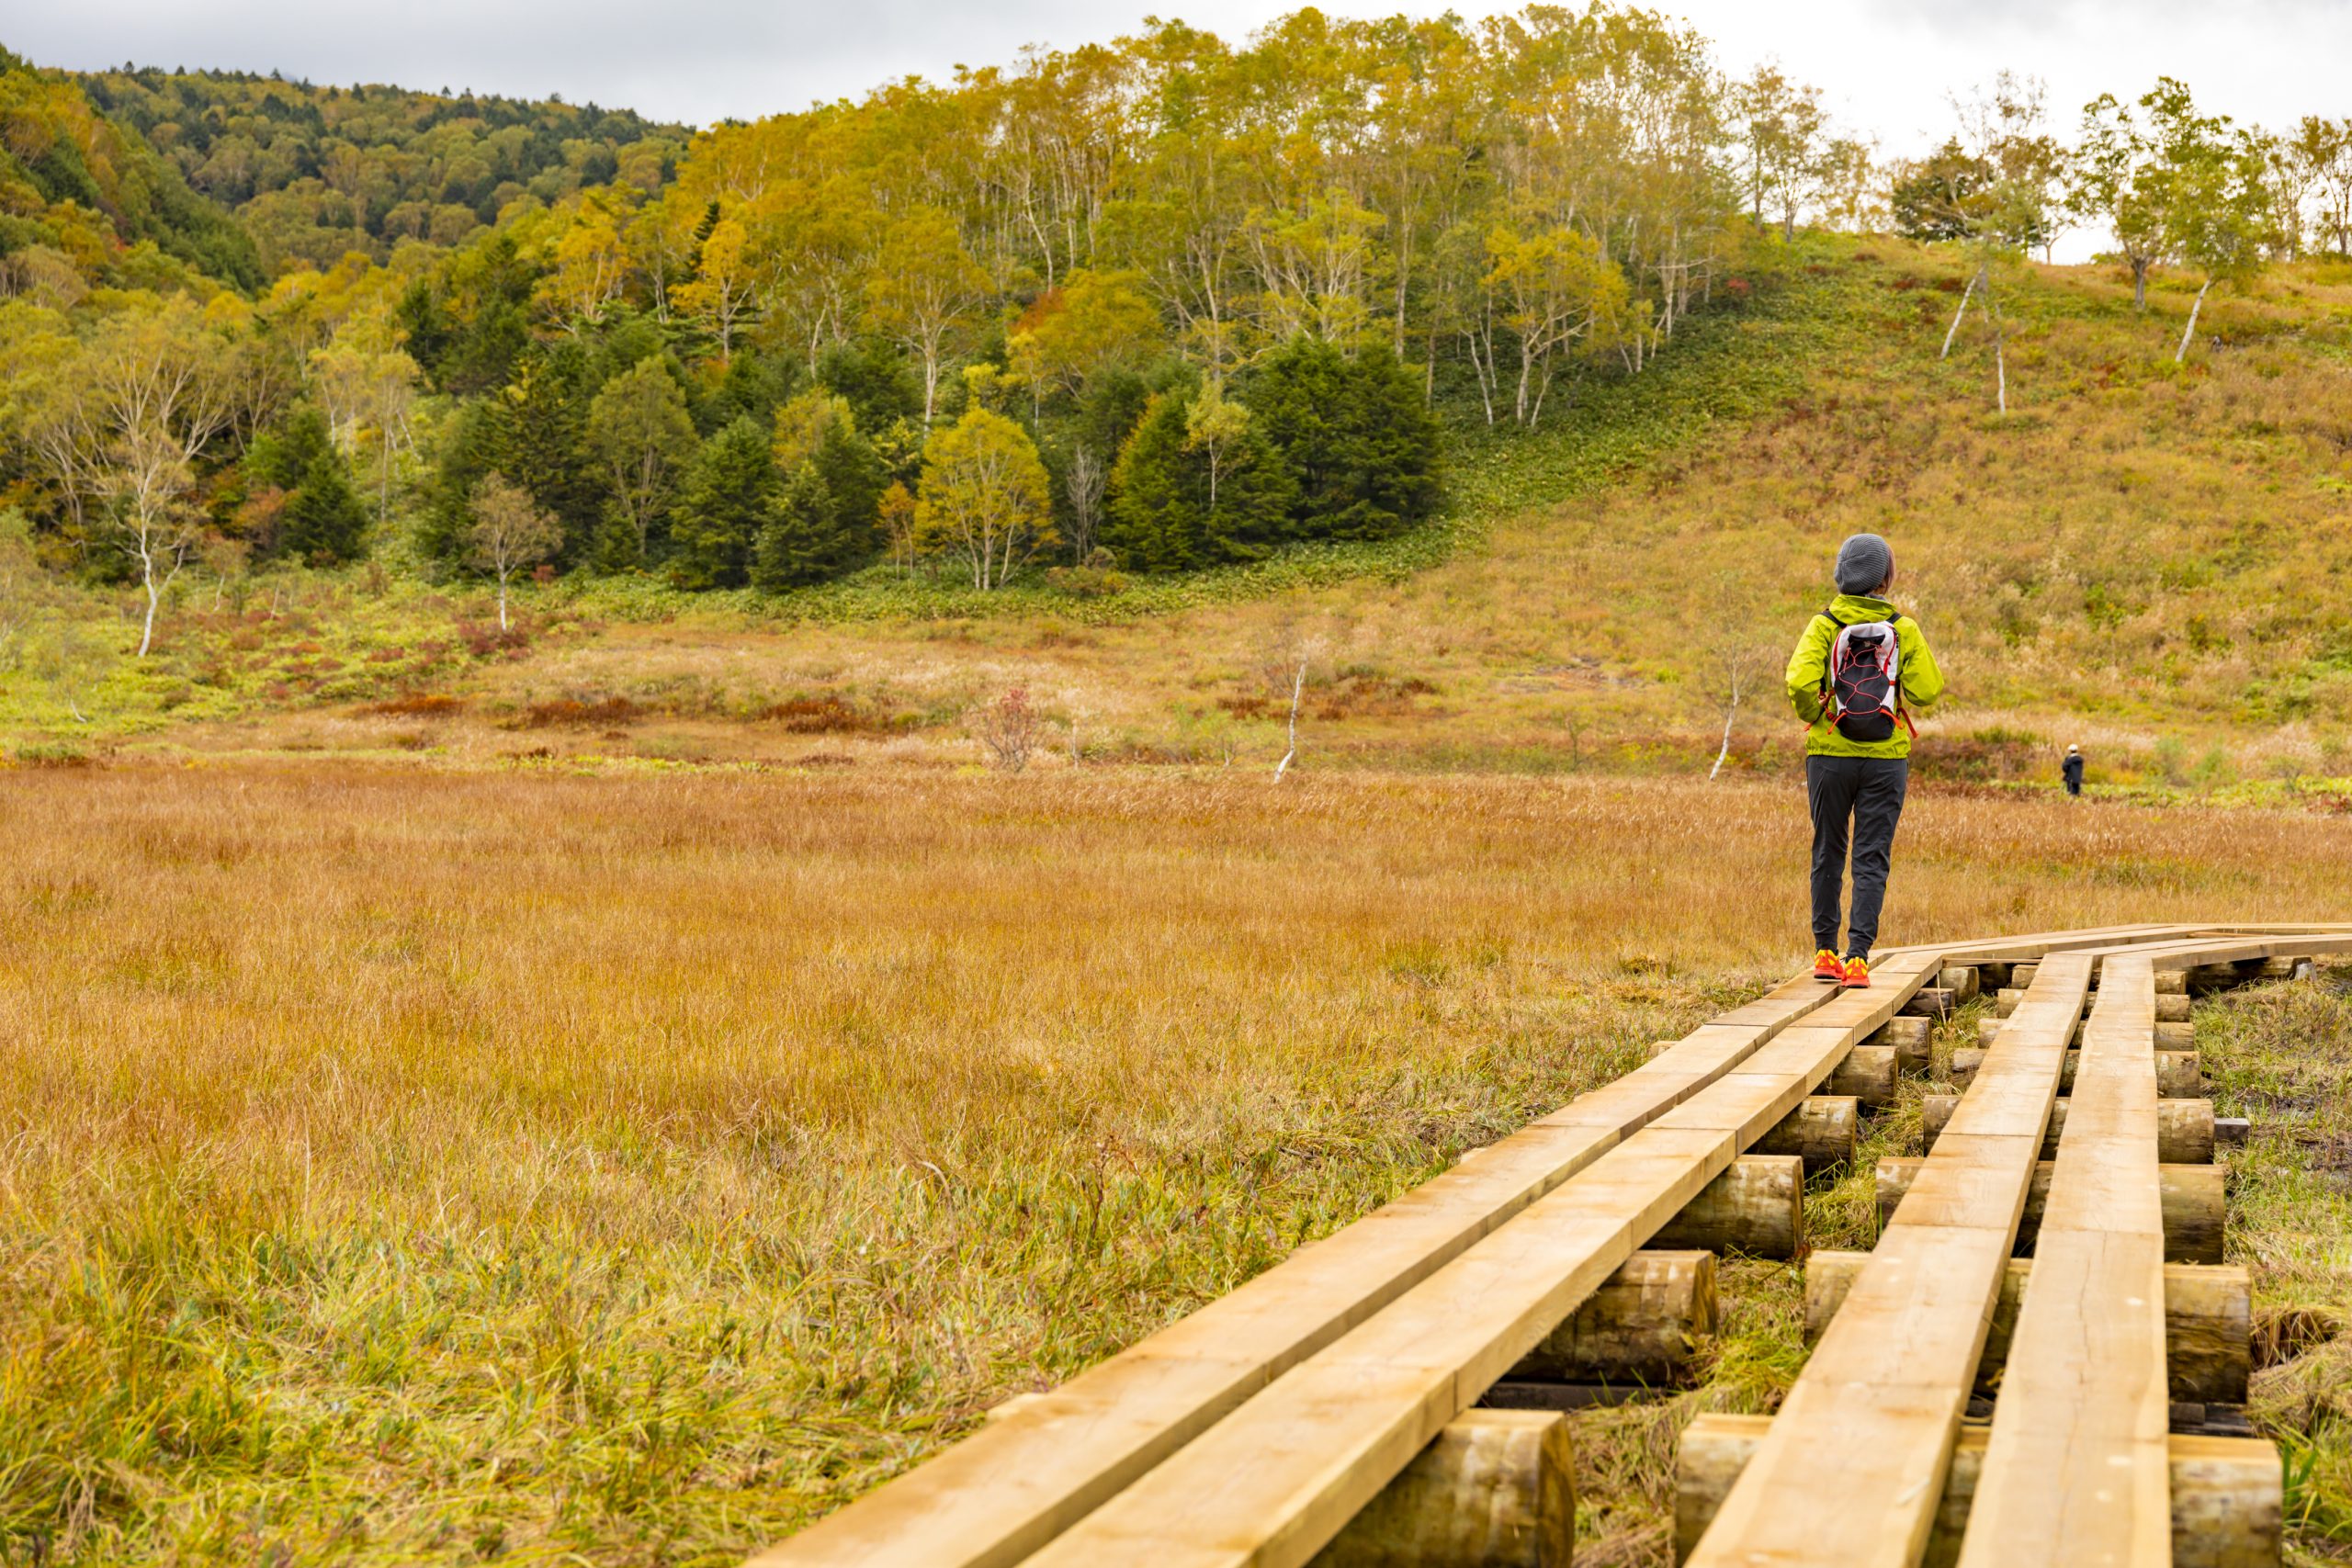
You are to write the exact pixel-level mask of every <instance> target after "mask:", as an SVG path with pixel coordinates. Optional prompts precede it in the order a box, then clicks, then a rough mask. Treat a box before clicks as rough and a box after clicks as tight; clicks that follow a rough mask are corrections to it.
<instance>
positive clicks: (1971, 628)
mask: <svg viewBox="0 0 2352 1568" xmlns="http://www.w3.org/2000/svg"><path fill="white" fill-rule="evenodd" d="M1962 281H1963V273H1962V264H1961V262H1960V260H1959V258H1957V257H1955V256H1953V255H1951V254H1949V253H1947V252H1945V251H1942V250H1939V249H1937V248H1934V247H1926V246H1918V245H1914V244H1910V243H1905V242H1901V241H1896V240H1892V239H1867V240H1859V241H1857V240H1851V239H1840V238H1829V237H1808V238H1806V239H1804V240H1802V241H1801V242H1800V243H1798V244H1797V245H1796V246H1795V247H1793V248H1792V249H1786V250H1780V251H1776V252H1773V253H1770V254H1766V255H1764V256H1763V257H1761V258H1759V265H1758V270H1757V273H1756V276H1755V279H1754V288H1753V292H1752V296H1751V297H1749V299H1748V300H1747V303H1746V304H1744V305H1741V306H1739V307H1737V308H1731V309H1724V310H1717V311H1715V312H1713V313H1711V314H1706V315H1702V316H1699V317H1695V318H1692V319H1691V321H1690V322H1688V323H1687V324H1686V326H1685V327H1684V329H1683V330H1682V333H1680V334H1679V336H1678V339H1677V341H1676V342H1675V344H1673V345H1672V346H1671V348H1670V349H1669V350H1668V352H1667V353H1665V354H1664V355H1661V356H1660V357H1659V358H1658V360H1657V362H1656V365H1655V367H1653V368H1652V369H1651V370H1649V371H1647V372H1645V374H1644V375H1642V376H1640V377H1638V378H1630V379H1626V378H1609V377H1600V378H1595V379H1593V380H1591V381H1589V382H1586V383H1583V384H1580V385H1579V386H1577V388H1576V389H1574V392H1573V396H1572V397H1570V398H1569V399H1568V400H1566V407H1565V410H1564V412H1562V413H1561V415H1560V416H1559V417H1558V419H1557V420H1556V422H1554V423H1548V424H1547V426H1546V428H1545V429H1544V430H1543V431H1540V432H1538V433H1535V434H1519V433H1496V434H1487V433H1486V432H1485V431H1483V430H1482V429H1481V428H1479V427H1478V425H1477V423H1476V419H1475V414H1474V411H1472V410H1470V409H1467V408H1456V409H1454V410H1453V418H1454V423H1455V427H1456V432H1457V439H1456V441H1455V444H1454V449H1453V453H1452V455H1451V465H1452V479H1451V490H1452V494H1453V502H1452V507H1451V512H1450V514H1449V515H1448V516H1447V518H1445V519H1444V520H1442V522H1441V523H1439V524H1437V525H1432V526H1430V528H1427V529H1425V530H1423V531H1422V532H1420V533H1419V534H1416V535H1413V536H1408V537H1407V538H1405V539H1402V540H1397V541H1391V542H1388V543H1385V544H1380V545H1370V546H1344V547H1324V548H1320V549H1311V550H1302V551H1298V552H1294V553H1291V554H1287V555H1283V556H1279V557H1277V558H1273V559H1272V560H1270V561H1266V562H1262V563H1259V564H1257V565H1253V566H1249V567H1242V568H1233V569H1224V570H1217V571H1211V572H1205V573H1199V574H1194V575H1192V576H1186V577H1178V578H1173V579H1150V578H1131V579H1127V580H1126V581H1125V587H1124V588H1123V589H1122V590H1121V591H1119V592H1107V593H1104V592H1093V593H1088V594H1080V593H1074V592H1066V591H1064V590H1062V589H1058V588H1056V587H1053V586H1051V585H1049V584H1047V583H1046V582H1045V581H1042V580H1035V579H1033V580H1030V581H1024V582H1023V583H1022V584H1019V585H1016V586H1015V587H1014V588H1012V589H1011V590H1007V591H1004V592H996V593H990V594H980V593H976V592H972V591H970V590H968V589H966V588H959V587H957V586H956V585H955V584H954V583H952V582H949V581H940V580H927V579H920V578H918V579H914V580H909V579H905V578H902V577H900V576H898V575H896V574H895V573H894V571H893V570H891V569H888V568H877V569H875V570H872V571H869V572H867V573H865V574H864V575H863V576H861V577H860V578H858V579H855V580H853V581H849V582H846V583H842V584H837V585H833V586H830V587H827V588H823V589H817V590H809V591H804V592H797V593H790V594H784V595H778V596H766V595H758V594H752V593H748V592H746V593H741V594H716V595H691V594H682V593H679V592H674V591H672V590H669V589H667V588H664V587H662V585H660V584H658V583H657V582H655V581H652V580H650V579H642V578H618V579H604V580H581V581H564V582H560V583H557V584H554V585H551V586H548V587H546V588H542V589H531V590H528V591H526V592H525V594H524V595H523V613H522V615H521V617H520V619H519V620H518V623H517V627H516V629H515V631H514V632H512V633H509V634H504V635H502V634H500V633H499V631H498V630H497V626H496V617H495V614H494V611H493V609H492V604H491V603H490V600H489V598H488V596H487V595H486V593H485V592H484V591H483V590H482V588H481V585H480V584H477V583H469V582H463V581H458V582H447V583H440V584H429V583H426V582H424V581H422V580H421V579H419V578H417V577H415V576H414V575H413V574H410V573H408V572H406V571H405V570H402V569H401V567H400V564H399V563H400V556H399V552H398V551H397V550H392V551H390V552H388V555H387V559H388V560H390V562H391V566H390V568H387V567H386V566H383V565H380V564H379V565H378V566H374V567H370V568H368V569H364V570H354V571H352V572H349V573H345V574H343V575H334V576H321V575H318V574H313V573H308V572H303V571H283V572H279V573H277V574H273V575H270V576H267V577H266V578H261V579H246V578H238V579H235V580H223V581H213V580H211V579H209V578H208V577H206V576H205V574H204V573H203V571H202V570H195V571H192V572H191V573H190V574H188V575H187V577H186V578H185V579H184V580H183V581H182V582H181V583H180V584H179V586H178V589H177V590H176V593H175V599H176V603H175V604H174V605H173V606H172V607H171V608H170V610H169V611H168V613H167V614H166V615H165V616H164V624H163V628H162V632H161V636H162V638H163V640H162V643H161V644H160V647H161V649H162V651H161V653H160V654H159V656H158V657H156V658H155V659H153V660H149V661H147V662H146V663H145V664H143V665H137V664H133V663H132V662H130V661H129V660H114V661H112V662H110V663H109V662H107V660H97V661H96V662H94V663H92V664H90V665H89V666H88V667H87V668H86V669H85V670H84V671H81V673H80V674H79V675H77V676H75V677H74V678H73V679H72V680H62V679H61V678H57V677H54V676H52V677H51V678H48V679H44V678H42V677H40V675H39V674H38V673H37V672H34V671H19V672H17V673H16V674H14V675H11V676H6V677H5V678H0V736H6V738H7V739H8V740H9V743H10V744H11V745H12V746H14V747H15V748H16V749H17V750H18V752H19V753H20V754H23V755H27V756H29V757H36V758H37V757H41V756H50V755H63V754H73V753H88V754H101V755H103V754H109V753H112V752H115V751H120V750H130V751H134V752H137V751H163V752H165V753H167V754H178V753H184V752H187V751H191V750H193V751H200V752H208V753H218V752H224V751H226V752H238V751H252V750H262V751H289V750H290V751H296V752H336V753H343V752H349V753H361V754H368V753H381V754H399V753H403V752H406V753H420V754H424V755H429V756H437V757H441V758H445V759H448V760H454V761H480V760H497V759H500V758H507V757H515V756H526V757H535V756H539V755H548V756H553V757H557V758H564V757H572V756H593V757H596V758H603V759H626V760H629V761H635V762H638V763H640V764H645V765H649V766H655V767H660V766H668V765H675V764H684V765H701V764H707V763H729V762H745V761H758V762H764V763H769V764H784V765H797V764H800V763H804V762H806V763H811V764H813V765H820V766H841V765H843V764H844V763H847V764H852V765H854V764H857V763H860V762H873V761H892V762H898V761H933V762H937V761H973V760H975V758H976V756H977V750H976V748H975V747H974V746H973V744H972V742H971V740H970V738H969V735H968V728H969V716H970V714H971V713H972V711H973V710H974V709H975V707H976V706H978V705H982V704H985V703H987V702H989V701H990V700H993V699H994V698H996V697H998V696H1000V695H1001V694H1002V693H1004V692H1005V691H1007V690H1009V689H1011V688H1013V687H1020V688H1023V689H1024V690H1025V691H1027V692H1028V693H1029V694H1030V695H1031V697H1032V698H1033V700H1034V701H1035V704H1036V705H1038V707H1039V708H1040V709H1041V711H1042V712H1043V713H1044V714H1045V715H1046V717H1047V719H1048V720H1049V728H1050V729H1051V732H1052V734H1053V737H1054V740H1055V745H1056V748H1057V750H1062V751H1068V750H1072V749H1075V750H1076V751H1077V752H1078V753H1079V754H1080V755H1081V756H1083V757H1085V758H1087V759H1089V760H1091V761H1146V762H1171V761H1172V762H1183V763H1190V764H1198V763H1209V764H1218V765H1222V764H1225V763H1241V762H1250V763H1261V764H1263V765H1267V766H1271V765H1272V761H1273V760H1274V759H1275V758H1277V757H1279V756H1280V755H1282V753H1283V750H1285V749H1286V747H1287V745H1288V743H1289V742H1288V734H1287V727H1286V721H1287V717H1288V706H1289V695H1290V688H1291V682H1292V679H1293V677H1294V675H1295V672H1296V671H1297V670H1298V669H1299V668H1300V666H1301V665H1302V664H1303V665H1304V666H1305V668H1306V701H1305V702H1304V703H1303V704H1302V708H1301V725H1300V742H1301V747H1302V755H1303V756H1304V757H1305V758H1306V759H1308V760H1310V761H1319V762H1321V763H1325V764H1332V765H1372V766H1379V767H1383V768H1392V769H1411V770H1419V771H1434V772H1455V771H1479V772H1503V773H1543V772H1558V771H1579V770H1591V769H1602V770H1607V771H1614V772H1635V773H1657V772H1669V773H1680V772H1686V771H1689V770H1690V769H1691V768H1693V767H1703V766H1704V765H1705V764H1706V763H1707V761H1710V760H1711V759H1712V758H1713V754H1714V751H1715V749H1716V745H1717V741H1718V738H1719V735H1720V732H1721V730H1722V728H1723V726H1724V708H1725V705H1726V702H1727V699H1728V695H1729V691H1730V686H1731V681H1732V677H1733V674H1734V673H1735V672H1736V673H1737V675H1738V677H1739V679H1740V681H1741V682H1742V692H1743V696H1744V700H1743V703H1742V705H1741V707H1740V709H1739V711H1738V713H1737V715H1736V716H1735V722H1734V724H1733V731H1734V737H1733V739H1734V744H1733V747H1732V755H1731V763H1732V765H1733V766H1736V767H1739V768H1741V769H1743V770H1747V771H1757V772H1763V773H1775V772H1785V771H1787V770H1788V769H1789V768H1790V767H1791V766H1792V762H1793V760H1794V758H1795V755H1796V753H1797V750H1798V746H1799V742H1798V738H1797V733H1796V731H1795V729H1794V728H1793V726H1792V723H1790V722H1789V721H1788V718H1787V715H1786V710H1785V705H1784V704H1782V703H1781V701H1780V700H1779V698H1778V695H1777V692H1776V690H1775V685H1776V677H1777V673H1778V670H1779V666H1780V663H1781V660H1783V659H1784V658H1785V656H1786V649H1787V647H1788V645H1789V644H1790V643H1791V642H1792V640H1793V638H1794V636H1795V630H1796V628H1797V626H1799V625H1801V623H1802V621H1803V618H1804V616H1805V615H1806V614H1807V613H1809V612H1810V611H1811V610H1812V609H1814V608H1815V607H1817V606H1818V605H1819V604H1820V603H1821V602H1822V601H1823V600H1824V599H1825V598H1826V593H1827V588H1826V570H1827V562H1828V559H1829V557H1830V555H1831V553H1832V552H1833V551H1834V549H1835V547H1836V544H1837V541H1838V539H1839V538H1841V537H1842V536H1845V535H1846V534H1847V533H1849V532H1851V531H1853V530H1855V529H1858V528H1871V529H1877V530H1880V531H1883V532H1884V533H1886V534H1887V535H1888V536H1890V537H1892V538H1893V539H1894V541H1895V543H1896V546H1897V548H1898V552H1899V556H1900V559H1901V564H1902V570H1903V574H1904V575H1903V580H1902V581H1901V583H1900V584H1899V587H1898V592H1897V595H1896V596H1897V598H1898V599H1900V600H1902V601H1903V602H1904V603H1905V604H1906V605H1907V606H1909V607H1910V608H1912V609H1913V610H1914V612H1915V613H1916V614H1917V615H1918V616H1919V617H1920V619H1921V621H1922V624H1923V625H1924V626H1926V627H1927V629H1928V632H1929V634H1930V637H1931V638H1932V640H1933V641H1934V642H1935V643H1936V645H1937V647H1938V649H1939V654H1940V656H1941V658H1942V660H1943V662H1944V663H1945V665H1946V666H1947V670H1948V673H1949V674H1950V675H1951V681H1952V691H1953V695H1952V697H1951V699H1950V701H1949V703H1948V704H1947V706H1946V710H1945V711H1944V712H1943V713H1941V714H1939V716H1935V717H1934V718H1933V719H1931V720H1930V721H1929V723H1928V730H1927V733H1928V735H1929V736H1930V738H1931V740H1932V742H1933V744H1931V746H1930V747H1929V748H1928V750H1927V751H1926V753H1924V754H1923V760H1922V767H1923V769H1928V770H1933V771H1939V772H1940V773H1943V774H1944V775H1945V776H1949V777H1957V778H1974V779H2015V778H2035V779H2041V780H2043V781H2045V782H2046V781H2047V780H2048V779H2049V778H2050V777H2051V776H2052V774H2053V773H2054V762H2055V757H2056V754H2057V753H2058V752H2059V751H2060V750H2063V748H2064V744H2065V743H2066V742H2067V741H2069V740H2074V741H2079V742H2081V743H2083V744H2084V745H2085V747H2086V750H2088V751H2089V753H2090V755H2091V759H2092V769H2091V778H2092V783H2093V786H2094V788H2142V789H2161V790H2168V791H2176V792H2177V791H2182V790H2188V791H2193V792H2199V793H2217V792H2228V791H2231V790H2236V791H2239V792H2241V793H2244V794H2249V795H2257V796H2265V797H2278V796H2281V795H2291V794H2292V793H2294V791H2295V789H2296V788H2297V787H2299V786H2298V785H2296V784H2294V782H2293V781H2297V780H2301V781H2305V783H2304V785H2303V786H2300V787H2305V788H2308V787H2309V785H2310V782H2311V781H2320V780H2335V781H2338V782H2337V783H2335V784H2332V785H2329V786H2327V787H2328V788H2329V789H2331V790H2332V791H2333V793H2334V794H2335V795H2338V796H2342V795H2346V794H2347V793H2352V786H2347V785H2346V784H2343V783H2342V782H2341V781H2343V780H2346V779H2347V778H2352V613H2347V611H2346V608H2345V606H2344V604H2342V602H2341V599H2340V596H2339V595H2336V594H2335V593H2334V592H2331V591H2330V589H2331V585H2332V584H2333V583H2335V582H2336V581H2341V579H2342V578H2343V576H2344V574H2345V572H2346V570H2347V569H2352V528H2348V527H2347V526H2346V524H2347V520H2348V518H2352V420H2347V416H2346V412H2345V411H2346V409H2348V408H2352V380H2348V379H2347V378H2352V268H2347V267H2346V265H2344V264H2342V263H2338V262H2330V261H2318V262H2311V263H2301V264H2295V265H2290V266H2281V267H2278V268H2275V269H2273V270H2272V271H2271V272H2270V273H2268V274H2267V275H2266V276H2265V277H2264V279H2262V280H2261V281H2260V282H2258V283H2256V284H2255V285H2252V286H2250V288H2248V290H2247V291H2245V292H2236V293H2233V292H2227V291H2222V292H2217V293H2216V295H2215V296H2214V297H2213V298H2212V299H2211V300H2209V301H2208V304H2207V306H2206V310H2205V315H2204V318H2203V320H2204V322H2205V327H2204V328H2201V329H2200V339H2199V343H2198V344H2197V345H2196V346H2195V347H2194V348H2193V350H2192V352H2191V354H2190V356H2189V359H2188V364H2186V365H2185V366H2176V365H2174V363H2173V362H2172V350H2173V347H2174V345H2175V343H2176V342H2177V336H2178V333H2179V327H2180V322H2181V319H2182V318H2183V317H2184V316H2185V315H2186V313H2187V309H2188V289H2187V288H2186V287H2185V286H2184V285H2182V284H2181V283H2180V282H2179V280H2177V279H2171V278H2165V277H2160V278H2159V280H2158V284H2157V287H2156V288H2154V292H2153V294H2152V297H2151V302H2150V307H2149V310H2148V311H2147V313H2146V314H2144V315H2142V314H2136V313H2134V312H2133V310H2131V305H2130V291H2129V287H2128V283H2126V282H2125V281H2124V280H2122V279H2121V278H2120V276H2118V275H2116V274H2115V273H2113V272H2112V271H2111V270H2109V269H2104V268H2099V267H2092V266H2083V267H2032V268H2027V269H2025V270H2024V272H2023V275H2022V276H2020V277H2019V278H2018V279H2017V280H2016V281H2015V282H2014V283H2013V284H2012V285H2010V286H2008V293H2007V303H2006V304H2005V307H2004V308H2005V310H2007V312H2008V319H2009V321H2010V323H2011V331H2012V337H2011V341H2010V343H2009V344H2008V353H2007V360H2008V385H2009V396H2010V403H2009V409H2010V412H2008V413H2007V415H2006V416H2003V415H2000V414H1997V413H1996V412H1995V411H1994V407H1993V387H1992V371H1993V367H1992V365H1991V357H1990V345H1989V344H1988V343H1987V342H1985V339H1984V337H1983V333H1982V330H1981V326H1980V324H1979V323H1978V321H1977V320H1976V318H1974V317H1973V316H1972V317H1971V318H1970V321H1969V322H1968V324H1967V325H1966V326H1964V328H1963V330H1962V333H1961V334H1960V337H1959V340H1958V342H1957V344H1956V345H1955V347H1954V349H1953V352H1952V355H1951V357H1950V358H1949V359H1948V360H1947V359H1939V357H1938V354H1937V351H1938V348H1939V345H1940V344H1941V343H1942V340H1943V335H1944V329H1945V328H1946V326H1947V325H1948V323H1949V318H1950V313H1951V308H1952V306H1953V304H1954V302H1955V300H1956V299H1957V298H1958V294H1959V291H1960V289H1961V287H1962ZM124 603H125V604H128V601H125V602H124ZM117 608H119V607H110V602H107V601H104V600H101V599H93V600H91V601H89V603H88V611H89V614H91V615H93V616H94V617H96V619H95V620H94V622H93V627H94V632H93V635H94V636H96V637H99V639H100V640H101V641H103V640H104V639H105V637H113V638H114V640H116V641H121V640H122V638H123V637H127V636H129V635H130V630H131V628H130V626H129V625H128V624H127V623H126V622H124V621H123V620H122V618H121V616H120V615H118V614H116V609H117ZM125 646H128V645H127V644H126V645H125ZM77 682H78V683H77ZM69 699H70V710H71V711H69ZM73 712H79V713H80V714H81V715H82V717H83V720H84V721H85V722H76V721H75V720H74V717H73V716H72V715H73Z"/></svg>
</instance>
